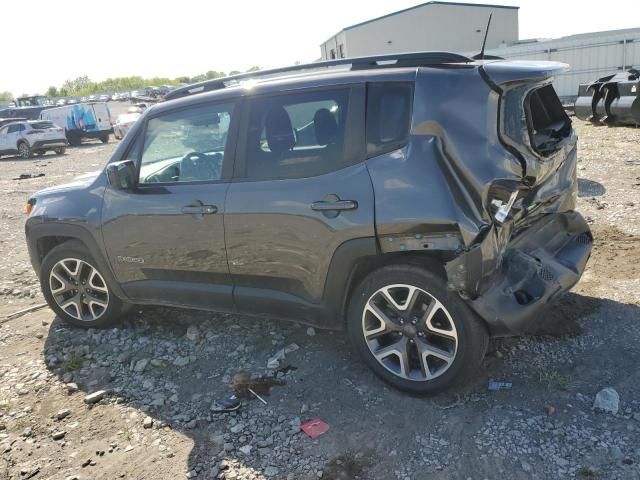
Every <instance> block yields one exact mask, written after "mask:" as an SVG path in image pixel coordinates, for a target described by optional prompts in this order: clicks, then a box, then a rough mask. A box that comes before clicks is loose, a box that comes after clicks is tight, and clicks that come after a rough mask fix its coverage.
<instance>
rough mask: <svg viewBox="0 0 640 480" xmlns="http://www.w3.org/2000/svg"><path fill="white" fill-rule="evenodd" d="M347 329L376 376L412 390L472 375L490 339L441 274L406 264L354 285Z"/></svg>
mask: <svg viewBox="0 0 640 480" xmlns="http://www.w3.org/2000/svg"><path fill="white" fill-rule="evenodd" d="M347 330H348V335H349V339H350V341H351V343H352V345H353V346H354V347H355V349H356V350H357V351H358V352H359V354H360V355H361V357H362V359H363V360H364V362H365V363H366V364H367V365H368V366H369V367H370V368H371V369H372V370H373V372H374V373H375V374H376V375H377V376H379V377H380V378H381V379H382V380H384V381H385V382H387V383H389V384H390V385H392V386H394V387H396V388H398V389H400V390H404V391H407V392H411V393H414V394H431V393H436V392H438V391H441V390H443V389H445V388H449V387H451V386H453V385H455V384H457V383H461V382H463V381H465V380H467V379H469V378H470V377H471V376H473V374H474V373H475V372H476V371H477V369H478V367H479V365H480V363H481V362H482V359H483V357H484V355H485V352H486V349H487V344H488V340H489V335H488V332H487V330H486V328H485V326H484V324H483V323H482V322H481V320H480V319H479V318H478V317H477V316H476V315H475V314H474V313H473V312H472V311H471V310H470V309H469V307H467V305H466V304H465V303H464V301H463V300H462V299H461V298H460V297H459V296H458V295H457V294H455V293H454V292H451V291H448V290H447V289H446V283H445V281H444V280H443V279H442V278H441V277H440V276H438V275H435V274H433V273H431V272H430V271H428V270H425V269H423V268H420V267H417V266H414V265H404V264H400V265H391V266H387V267H383V268H381V269H379V270H376V271H374V272H372V273H371V274H369V275H368V276H367V277H366V278H365V279H364V280H363V281H362V282H361V283H360V284H359V285H358V286H357V287H356V289H355V291H354V293H353V295H352V297H351V299H350V301H349V307H348V313H347Z"/></svg>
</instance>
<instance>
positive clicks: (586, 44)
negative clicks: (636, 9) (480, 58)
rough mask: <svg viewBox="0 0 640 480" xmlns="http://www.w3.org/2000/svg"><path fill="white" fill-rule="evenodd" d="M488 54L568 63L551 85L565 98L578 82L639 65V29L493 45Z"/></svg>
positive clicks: (576, 86)
mask: <svg viewBox="0 0 640 480" xmlns="http://www.w3.org/2000/svg"><path fill="white" fill-rule="evenodd" d="M487 53H488V54H491V55H498V56H500V57H504V58H508V59H514V60H515V59H517V60H552V61H558V62H564V63H568V64H569V65H571V70H570V71H569V72H567V73H563V74H561V75H558V77H557V78H556V80H555V82H554V87H555V89H556V91H557V92H558V95H559V96H560V97H561V98H562V99H563V100H565V101H571V100H572V99H573V98H574V97H575V96H576V95H577V93H578V85H579V84H581V83H586V82H590V81H592V80H595V79H596V78H599V77H604V76H606V75H611V74H614V73H617V72H620V71H622V70H628V69H629V68H631V67H635V68H640V28H633V29H627V30H614V31H609V32H598V33H586V34H580V35H572V36H570V37H562V38H558V39H554V40H547V41H541V42H534V43H523V44H518V45H512V46H509V47H503V48H494V49H491V50H488V51H487Z"/></svg>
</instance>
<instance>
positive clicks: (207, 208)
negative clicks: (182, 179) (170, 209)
mask: <svg viewBox="0 0 640 480" xmlns="http://www.w3.org/2000/svg"><path fill="white" fill-rule="evenodd" d="M182 213H188V214H191V215H211V214H213V213H218V207H216V206H215V205H185V206H184V207H182Z"/></svg>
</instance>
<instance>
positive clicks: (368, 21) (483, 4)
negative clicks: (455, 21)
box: [332, 0, 520, 36]
mask: <svg viewBox="0 0 640 480" xmlns="http://www.w3.org/2000/svg"><path fill="white" fill-rule="evenodd" d="M429 5H454V6H457V7H459V6H462V7H483V8H507V9H511V10H518V9H520V7H515V6H511V5H493V4H487V3H465V2H442V1H439V0H432V1H430V2H425V3H421V4H419V5H414V6H413V7H409V8H404V9H402V10H398V11H397V12H391V13H387V14H386V15H382V16H380V17H376V18H372V19H370V20H365V21H364V22H360V23H355V24H353V25H349V26H348V27H345V28H343V29H342V30H340V31H341V32H344V31H345V30H351V29H352V28H356V27H360V26H362V25H366V24H368V23H372V22H377V21H378V20H382V19H383V18H387V17H393V16H394V15H398V14H400V13H405V12H409V11H411V10H415V9H416V8H422V7H427V6H429ZM332 36H335V35H332Z"/></svg>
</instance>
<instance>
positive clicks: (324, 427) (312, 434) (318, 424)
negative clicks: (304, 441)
mask: <svg viewBox="0 0 640 480" xmlns="http://www.w3.org/2000/svg"><path fill="white" fill-rule="evenodd" d="M300 430H302V431H303V432H304V433H306V434H307V435H308V436H309V438H311V439H312V440H315V439H316V438H318V437H319V436H320V435H323V434H325V433H327V431H328V430H329V425H328V424H327V423H325V422H324V421H323V420H320V419H319V418H314V419H313V420H309V421H307V422H304V423H303V424H302V425H300Z"/></svg>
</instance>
